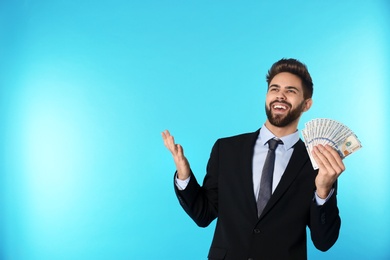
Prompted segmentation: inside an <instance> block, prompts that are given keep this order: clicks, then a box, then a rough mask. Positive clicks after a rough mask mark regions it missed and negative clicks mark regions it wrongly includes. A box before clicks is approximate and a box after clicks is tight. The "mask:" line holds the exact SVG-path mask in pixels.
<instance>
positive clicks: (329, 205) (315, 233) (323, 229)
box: [309, 183, 341, 251]
mask: <svg viewBox="0 0 390 260" xmlns="http://www.w3.org/2000/svg"><path fill="white" fill-rule="evenodd" d="M336 184H337V183H336ZM336 194H337V185H335V191H334V192H333V194H332V196H331V197H330V198H329V200H328V201H327V202H326V203H325V204H324V205H322V206H318V205H317V204H316V202H315V201H313V202H312V205H311V209H310V226H309V227H310V233H311V239H312V241H313V244H314V246H315V247H316V248H317V249H319V250H321V251H327V250H328V249H330V248H331V247H332V246H333V245H334V243H335V242H336V241H337V239H338V237H339V232H340V226H341V219H340V216H339V209H338V207H337V198H336Z"/></svg>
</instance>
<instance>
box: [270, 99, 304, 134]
mask: <svg viewBox="0 0 390 260" xmlns="http://www.w3.org/2000/svg"><path fill="white" fill-rule="evenodd" d="M273 103H274V102H272V103H270V105H269V107H267V104H266V105H265V113H266V114H267V118H268V121H269V122H270V123H271V124H272V125H274V126H277V127H285V126H288V125H289V124H291V123H292V122H294V121H295V120H297V119H298V118H299V117H300V116H301V114H302V112H303V109H304V106H305V100H304V101H302V102H301V103H300V104H299V105H298V106H297V107H296V108H294V109H291V110H290V111H289V112H288V113H287V115H285V116H284V115H274V114H272V112H271V109H270V107H271V106H272V104H273ZM279 103H280V102H279ZM282 103H284V104H286V105H288V106H289V107H291V105H290V104H289V103H287V102H282Z"/></svg>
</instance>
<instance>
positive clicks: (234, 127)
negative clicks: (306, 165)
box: [0, 0, 390, 260]
mask: <svg viewBox="0 0 390 260" xmlns="http://www.w3.org/2000/svg"><path fill="white" fill-rule="evenodd" d="M389 46H390V2H389V1H387V0H372V1H363V0H361V1H352V0H344V1H337V0H329V1H320V0H310V1H309V0H296V1H288V0H281V1H259V0H258V1H254V0H253V1H250V0H243V1H227V0H224V1H220V0H208V1H206V0H198V1H179V0H161V1H157V0H143V1H135V0H128V1H125V0H110V1H104V0H95V1H88V0H77V1H73V0H67V1H65V0H35V1H32V0H1V1H0V120H1V125H0V126H1V127H0V147H1V150H0V259H6V260H8V259H10V260H19V259H20V260H46V259H47V260H52V259H56V260H58V259H60V260H61V259H72V260H73V259H76V260H77V259H94V260H96V259H162V260H165V259H168V260H172V259H173V260H176V259H178V260H181V259H185V260H193V259H194V260H197V259H206V257H207V252H208V248H209V245H210V242H211V238H212V234H213V231H214V230H213V229H214V223H213V224H212V225H211V226H210V227H208V228H205V229H202V228H198V227H197V226H196V225H195V224H194V223H193V222H192V221H191V220H190V219H189V217H188V216H187V215H186V214H185V213H184V211H183V210H182V209H181V208H180V206H179V204H178V202H177V199H176V197H175V195H174V192H173V172H174V164H173V161H172V159H171V155H170V154H169V152H168V151H167V150H166V149H165V147H164V146H163V142H162V139H161V134H160V133H161V132H162V131H163V130H165V129H169V130H170V131H171V132H172V134H173V135H175V137H176V140H177V141H178V142H179V143H181V144H182V145H183V146H184V148H185V151H186V154H187V156H188V158H189V160H190V162H191V166H192V168H193V170H194V171H195V173H196V175H197V176H198V179H202V177H203V176H204V174H205V167H206V163H207V160H208V157H209V153H210V151H211V147H212V145H213V143H214V142H215V140H216V139H217V138H219V137H224V136H230V135H235V134H239V133H243V132H250V131H255V130H257V129H258V128H259V127H260V126H261V125H262V124H263V123H264V121H265V113H264V100H265V93H266V83H265V74H266V72H267V70H268V68H269V67H270V66H271V65H272V63H273V62H275V61H276V60H279V59H280V58H283V57H293V58H297V59H299V60H301V61H303V62H304V63H306V64H307V65H308V67H309V70H310V72H311V74H312V77H313V80H314V84H315V89H314V105H313V107H312V109H311V110H310V111H309V112H307V113H305V114H304V116H303V117H302V119H301V123H300V128H302V127H303V124H304V123H305V122H306V121H308V120H310V119H313V118H318V117H326V118H331V119H335V120H339V121H341V122H343V123H344V124H346V125H347V126H349V127H350V128H351V129H352V130H353V131H354V132H355V133H356V134H357V135H358V137H359V139H360V140H361V142H362V144H363V148H362V149H361V150H359V151H358V152H356V153H355V154H353V155H351V156H350V157H347V158H346V159H345V164H346V167H347V170H346V171H345V172H344V173H343V175H342V176H341V177H340V179H339V191H338V199H339V208H340V215H341V218H342V228H341V232H340V237H339V240H338V242H337V243H336V245H335V246H334V247H333V248H331V249H330V250H329V251H328V252H325V253H322V252H319V251H317V250H316V249H315V248H314V247H313V245H312V243H311V241H310V240H309V242H308V255H309V259H354V260H359V259H383V260H384V259H390V222H389V215H390V207H389V206H390V203H389V197H390V192H389V190H390V189H389V184H390V174H389V166H390V165H389V152H388V151H387V147H389V145H390V142H389V137H388V133H389V130H388V129H389V126H390V125H389V112H390V110H389V98H390V95H389V88H390V73H389V71H390V47H389Z"/></svg>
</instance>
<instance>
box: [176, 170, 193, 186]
mask: <svg viewBox="0 0 390 260" xmlns="http://www.w3.org/2000/svg"><path fill="white" fill-rule="evenodd" d="M190 179H191V176H190V177H188V178H187V179H185V180H180V179H179V178H177V174H176V176H175V184H176V187H177V189H178V190H184V189H185V188H187V185H188V183H189V182H190Z"/></svg>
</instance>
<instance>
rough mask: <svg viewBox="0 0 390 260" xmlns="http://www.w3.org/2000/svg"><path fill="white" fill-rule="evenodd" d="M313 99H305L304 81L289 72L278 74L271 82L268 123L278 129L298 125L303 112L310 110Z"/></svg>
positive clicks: (267, 108)
mask: <svg viewBox="0 0 390 260" xmlns="http://www.w3.org/2000/svg"><path fill="white" fill-rule="evenodd" d="M310 105H311V99H307V100H305V99H304V97H303V87H302V80H301V79H300V78H299V77H297V76H295V75H294V74H291V73H289V72H282V73H279V74H277V75H276V76H275V77H274V78H273V79H272V80H271V82H270V84H269V87H268V92H267V96H266V101H265V112H266V114H267V118H268V121H269V122H270V123H271V124H272V125H274V126H277V127H285V126H288V125H290V124H291V123H296V124H297V123H298V120H299V117H300V116H301V114H302V112H305V111H307V110H308V109H309V108H310Z"/></svg>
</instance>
